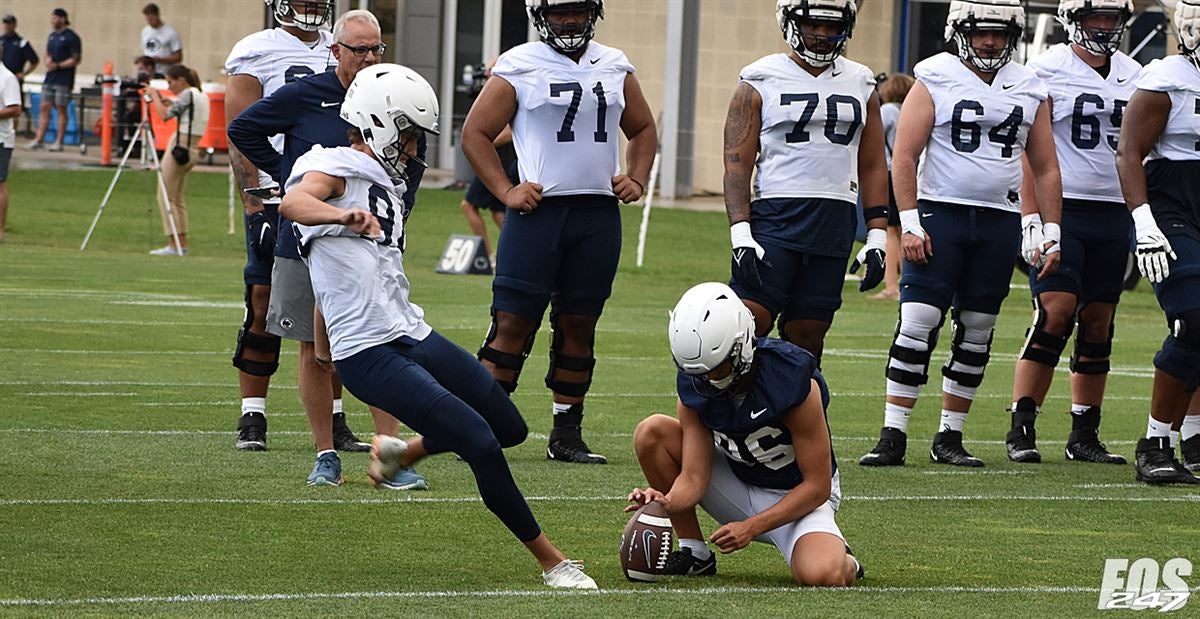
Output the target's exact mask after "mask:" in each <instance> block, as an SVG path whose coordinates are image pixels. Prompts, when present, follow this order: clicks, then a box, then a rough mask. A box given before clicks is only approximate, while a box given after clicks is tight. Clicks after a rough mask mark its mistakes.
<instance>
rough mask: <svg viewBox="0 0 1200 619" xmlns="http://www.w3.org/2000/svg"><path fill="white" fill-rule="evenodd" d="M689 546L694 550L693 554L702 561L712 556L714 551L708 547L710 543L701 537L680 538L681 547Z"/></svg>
mask: <svg viewBox="0 0 1200 619" xmlns="http://www.w3.org/2000/svg"><path fill="white" fill-rule="evenodd" d="M684 548H687V549H688V550H691V551H692V556H693V557H696V559H698V560H700V561H707V560H708V558H709V557H711V556H712V551H711V550H709V549H708V545H707V544H705V543H704V540H699V539H683V538H682V537H681V538H679V549H680V550H682V549H684Z"/></svg>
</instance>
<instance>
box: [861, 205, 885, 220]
mask: <svg viewBox="0 0 1200 619" xmlns="http://www.w3.org/2000/svg"><path fill="white" fill-rule="evenodd" d="M887 216H888V207H886V206H872V207H871V208H865V209H863V221H871V220H872V219H887Z"/></svg>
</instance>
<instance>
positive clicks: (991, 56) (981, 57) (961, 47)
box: [954, 17, 1021, 73]
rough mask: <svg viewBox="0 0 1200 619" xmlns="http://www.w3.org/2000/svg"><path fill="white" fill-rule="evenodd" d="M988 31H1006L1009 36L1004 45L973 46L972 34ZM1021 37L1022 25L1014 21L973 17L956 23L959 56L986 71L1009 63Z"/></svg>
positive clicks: (993, 71)
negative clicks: (995, 46)
mask: <svg viewBox="0 0 1200 619" xmlns="http://www.w3.org/2000/svg"><path fill="white" fill-rule="evenodd" d="M986 31H1001V32H1004V33H1005V34H1006V37H1007V39H1006V43H1005V45H1004V47H1002V48H996V49H988V48H976V47H974V46H972V45H971V35H972V34H974V33H976V32H986ZM1020 38H1021V27H1020V26H1018V25H1016V24H1013V23H1005V22H996V21H977V20H976V19H975V18H974V17H972V18H970V19H968V20H966V21H962V22H959V23H957V24H955V25H954V44H955V46H956V47H957V48H958V57H959V58H962V59H963V60H966V61H967V62H969V63H971V66H973V67H975V68H976V69H979V70H980V71H983V72H984V73H995V72H996V71H999V70H1000V69H1001V68H1003V67H1004V65H1006V64H1008V62H1009V61H1010V60H1012V55H1013V52H1014V51H1016V49H1017V41H1019V40H1020Z"/></svg>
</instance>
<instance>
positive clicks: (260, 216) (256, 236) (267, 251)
mask: <svg viewBox="0 0 1200 619" xmlns="http://www.w3.org/2000/svg"><path fill="white" fill-rule="evenodd" d="M246 226H247V227H246V236H248V237H250V249H251V250H252V251H253V252H254V255H255V256H258V258H259V259H260V260H266V259H268V258H270V257H271V256H273V255H274V254H275V225H274V224H273V223H272V222H271V217H270V216H269V215H267V212H266V211H259V212H257V213H255V214H253V215H251V216H250V220H249V221H248V222H247V223H246Z"/></svg>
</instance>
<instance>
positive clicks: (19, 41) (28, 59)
mask: <svg viewBox="0 0 1200 619" xmlns="http://www.w3.org/2000/svg"><path fill="white" fill-rule="evenodd" d="M0 48H3V50H4V52H3V54H2V55H0V62H3V63H4V66H5V68H7V69H8V70H9V71H12V72H13V74H17V73H24V72H25V70H26V68H28V69H29V70H31V71H32V70H33V69H36V68H37V65H38V55H37V52H36V51H35V50H34V49H33V44H32V43H30V42H29V39H26V38H24V37H22V36H21V35H19V34H17V33H15V32H14V33H12V34H11V35H7V34H4V35H0Z"/></svg>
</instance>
